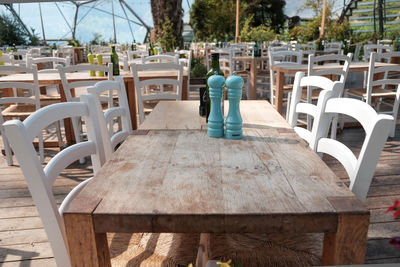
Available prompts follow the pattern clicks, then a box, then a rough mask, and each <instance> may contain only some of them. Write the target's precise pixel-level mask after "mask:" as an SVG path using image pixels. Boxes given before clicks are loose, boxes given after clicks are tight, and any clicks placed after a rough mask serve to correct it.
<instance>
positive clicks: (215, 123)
mask: <svg viewBox="0 0 400 267" xmlns="http://www.w3.org/2000/svg"><path fill="white" fill-rule="evenodd" d="M224 83H225V79H224V77H223V76H221V75H216V74H214V75H212V76H210V77H209V78H208V80H207V84H208V87H209V88H210V89H209V94H210V99H211V111H210V115H209V116H208V131H207V134H208V136H210V137H216V138H218V137H223V136H224V116H223V115H222V110H221V100H222V93H223V86H224Z"/></svg>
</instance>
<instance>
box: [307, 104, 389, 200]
mask: <svg viewBox="0 0 400 267" xmlns="http://www.w3.org/2000/svg"><path fill="white" fill-rule="evenodd" d="M336 114H344V115H347V116H350V117H352V118H354V119H355V120H357V121H358V122H359V123H360V124H361V125H362V127H363V128H364V131H365V139H364V142H363V145H362V147H361V151H360V154H359V156H358V158H357V157H356V156H355V155H354V154H353V152H352V151H351V150H350V149H349V148H348V147H347V146H346V145H344V144H343V143H341V142H339V141H337V140H333V139H330V138H327V137H326V136H327V132H328V130H329V125H330V121H331V120H332V116H334V115H336ZM392 125H393V117H392V116H389V115H382V114H377V113H376V112H375V110H374V109H373V108H372V107H371V106H370V105H368V104H366V103H365V102H362V101H360V100H357V99H350V98H332V99H329V100H327V101H326V104H325V105H324V107H323V109H322V113H321V115H320V116H318V117H316V118H315V120H314V126H313V132H315V133H316V136H315V139H314V140H315V143H314V144H312V145H311V147H312V148H313V149H314V150H315V151H316V152H321V153H325V154H329V155H331V156H332V157H334V158H336V159H337V160H339V161H340V163H341V164H342V165H343V166H344V168H345V169H346V172H347V174H348V175H349V178H350V190H351V191H352V192H353V193H354V194H355V195H356V196H357V197H358V198H359V199H360V200H361V201H365V199H366V197H367V193H368V189H369V186H370V184H371V181H372V177H373V175H374V172H375V168H376V165H377V163H378V160H379V156H380V154H381V151H382V149H383V147H384V145H385V142H386V140H387V137H388V134H389V132H390V131H391V129H392ZM314 128H315V129H314Z"/></svg>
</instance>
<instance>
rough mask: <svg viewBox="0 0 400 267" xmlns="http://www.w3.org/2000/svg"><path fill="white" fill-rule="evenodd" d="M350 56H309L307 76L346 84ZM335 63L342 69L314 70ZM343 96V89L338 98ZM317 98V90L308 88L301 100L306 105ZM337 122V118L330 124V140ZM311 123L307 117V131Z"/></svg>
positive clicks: (334, 132) (334, 133) (334, 134)
mask: <svg viewBox="0 0 400 267" xmlns="http://www.w3.org/2000/svg"><path fill="white" fill-rule="evenodd" d="M351 58H352V54H351V53H348V54H347V55H337V54H330V55H323V56H314V55H309V57H308V76H325V77H329V78H330V79H331V80H333V81H336V80H338V81H340V82H342V83H343V84H346V80H347V75H348V73H349V66H350V63H351ZM332 62H336V63H339V64H341V65H342V66H343V67H342V68H341V69H337V68H329V67H327V68H326V69H322V70H316V69H315V68H316V67H318V65H325V66H329V64H330V63H332ZM342 95H343V88H342V91H341V92H340V94H339V96H338V97H342ZM318 96H319V90H315V88H314V87H312V86H308V87H307V90H306V91H303V95H302V99H304V100H305V101H306V102H307V103H312V101H317V100H318ZM337 121H338V118H336V117H335V118H334V121H333V122H332V131H331V135H332V138H333V139H335V138H336V131H337ZM311 123H312V119H311V117H310V116H307V129H308V130H311Z"/></svg>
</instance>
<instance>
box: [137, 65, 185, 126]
mask: <svg viewBox="0 0 400 267" xmlns="http://www.w3.org/2000/svg"><path fill="white" fill-rule="evenodd" d="M131 70H132V74H133V79H134V83H135V88H136V95H137V103H138V110H139V121H140V123H143V121H144V103H145V102H147V101H155V100H181V99H182V82H183V66H182V64H175V63H148V64H133V65H131ZM161 70H169V71H176V73H177V74H176V76H177V78H176V79H173V78H164V79H159V78H152V79H146V80H142V81H141V80H140V75H139V72H140V71H161ZM165 85H172V87H173V88H172V91H165V90H164V87H165ZM154 87H158V88H154Z"/></svg>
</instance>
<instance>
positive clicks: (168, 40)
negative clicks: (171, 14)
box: [157, 15, 179, 52]
mask: <svg viewBox="0 0 400 267" xmlns="http://www.w3.org/2000/svg"><path fill="white" fill-rule="evenodd" d="M157 40H159V41H160V44H161V47H162V49H163V51H164V52H173V51H174V50H175V48H177V47H179V36H177V34H176V31H175V30H174V26H173V25H172V23H171V20H170V19H169V18H168V17H167V16H166V15H165V17H164V24H163V26H162V29H161V31H159V32H158V33H157Z"/></svg>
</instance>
